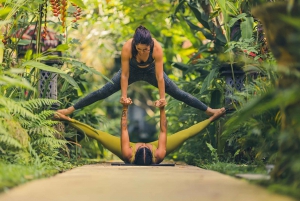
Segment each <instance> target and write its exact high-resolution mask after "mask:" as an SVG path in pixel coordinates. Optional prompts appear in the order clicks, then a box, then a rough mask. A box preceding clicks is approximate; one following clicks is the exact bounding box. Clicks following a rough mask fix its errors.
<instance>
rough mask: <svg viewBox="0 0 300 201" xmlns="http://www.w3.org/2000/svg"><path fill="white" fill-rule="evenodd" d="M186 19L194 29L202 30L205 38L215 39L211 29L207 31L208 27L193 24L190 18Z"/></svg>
mask: <svg viewBox="0 0 300 201" xmlns="http://www.w3.org/2000/svg"><path fill="white" fill-rule="evenodd" d="M185 21H186V22H187V24H188V25H189V26H190V28H191V29H192V30H196V31H200V32H202V33H203V35H204V36H205V38H207V39H209V40H213V39H214V37H213V35H212V34H211V33H210V32H209V31H207V30H206V29H204V28H201V27H199V26H197V25H194V24H193V23H192V22H191V21H190V20H188V19H187V18H185Z"/></svg>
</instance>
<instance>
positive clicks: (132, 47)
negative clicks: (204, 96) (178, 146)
mask: <svg viewBox="0 0 300 201" xmlns="http://www.w3.org/2000/svg"><path fill="white" fill-rule="evenodd" d="M121 62H122V68H121V69H120V70H119V71H118V72H117V73H116V74H115V75H114V76H113V78H112V81H113V83H111V82H108V83H106V84H105V85H104V86H103V87H102V88H100V89H98V90H97V91H94V92H92V93H90V94H88V95H87V96H86V97H84V98H82V99H81V100H79V101H78V102H77V103H76V104H75V105H74V106H71V107H69V108H67V109H62V110H58V112H59V113H61V114H64V115H69V114H71V113H72V112H73V111H74V110H77V109H80V108H83V107H85V106H87V105H90V104H92V103H94V102H96V101H98V100H103V99H105V98H107V97H109V96H110V95H112V94H113V93H115V92H117V91H119V90H120V89H121V93H122V95H121V98H120V102H121V103H122V104H128V103H129V102H130V101H131V99H130V98H128V97H127V88H128V85H130V84H132V83H133V82H136V81H146V82H148V83H149V84H151V85H153V86H155V87H157V88H158V90H159V96H160V99H159V100H158V101H157V103H158V107H163V106H165V105H166V104H167V103H166V100H165V92H166V93H168V94H169V95H170V96H172V97H173V98H175V99H177V100H179V101H182V102H184V103H186V104H187V105H189V106H191V107H194V108H196V109H199V110H202V111H205V113H206V114H207V115H208V116H213V115H215V114H220V113H225V108H221V109H212V108H210V107H208V106H206V105H205V104H204V103H202V102H201V101H200V100H198V99H197V98H195V97H194V96H192V95H191V94H189V93H187V92H184V91H182V90H181V89H179V88H178V87H177V86H176V85H175V83H174V82H173V81H172V80H171V79H170V78H169V77H168V76H167V75H166V73H165V72H164V71H163V50H162V47H161V46H160V44H159V43H158V42H157V41H156V40H155V39H154V38H152V37H151V33H150V32H149V30H148V29H146V28H145V27H144V26H139V27H138V28H137V29H136V30H135V34H134V36H133V38H131V39H129V40H128V41H127V42H126V43H125V44H124V46H123V48H122V53H121ZM129 104H130V103H129Z"/></svg>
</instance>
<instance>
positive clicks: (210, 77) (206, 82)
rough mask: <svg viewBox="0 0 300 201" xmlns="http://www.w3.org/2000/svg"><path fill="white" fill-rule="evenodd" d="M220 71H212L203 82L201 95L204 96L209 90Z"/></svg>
mask: <svg viewBox="0 0 300 201" xmlns="http://www.w3.org/2000/svg"><path fill="white" fill-rule="evenodd" d="M218 71H219V69H218V68H215V69H212V70H211V71H210V73H209V75H208V76H207V77H206V78H205V79H204V81H203V84H202V87H201V90H200V94H203V93H204V92H205V91H206V90H207V89H208V88H209V86H210V83H211V81H212V80H213V79H214V78H215V77H216V76H217V74H218Z"/></svg>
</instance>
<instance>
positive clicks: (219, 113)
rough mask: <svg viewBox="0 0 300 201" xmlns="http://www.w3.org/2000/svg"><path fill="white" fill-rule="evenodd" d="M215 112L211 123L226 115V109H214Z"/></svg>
mask: <svg viewBox="0 0 300 201" xmlns="http://www.w3.org/2000/svg"><path fill="white" fill-rule="evenodd" d="M213 110H214V114H213V115H212V116H210V117H209V120H210V121H211V122H213V121H216V120H217V119H219V118H220V117H222V116H223V115H225V113H226V109H225V108H224V107H223V108H221V109H213Z"/></svg>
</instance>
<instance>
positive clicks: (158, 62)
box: [153, 39, 167, 107]
mask: <svg viewBox="0 0 300 201" xmlns="http://www.w3.org/2000/svg"><path fill="white" fill-rule="evenodd" d="M153 41H154V50H153V58H154V59H155V75H156V80H157V85H158V91H159V96H160V100H159V103H160V105H159V107H162V106H165V105H166V104H167V103H166V99H165V80H164V68H163V49H162V47H161V46H160V44H159V43H158V42H157V41H156V40H155V39H153Z"/></svg>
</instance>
